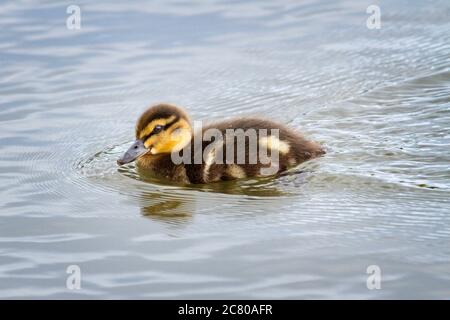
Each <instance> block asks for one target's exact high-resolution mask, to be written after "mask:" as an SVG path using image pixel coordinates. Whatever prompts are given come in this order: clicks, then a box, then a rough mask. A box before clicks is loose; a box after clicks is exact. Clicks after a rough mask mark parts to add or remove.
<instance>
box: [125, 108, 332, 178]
mask: <svg viewBox="0 0 450 320" xmlns="http://www.w3.org/2000/svg"><path fill="white" fill-rule="evenodd" d="M194 129H196V123H194V128H193V126H192V122H191V120H190V118H189V116H188V115H187V113H186V111H184V110H183V109H182V108H180V107H177V106H175V105H170V104H157V105H154V106H151V107H149V108H148V109H147V110H146V111H145V112H144V113H143V114H142V115H141V116H140V117H139V119H138V121H137V123H136V128H135V133H136V141H135V142H134V143H133V144H132V145H131V147H130V148H129V149H128V150H127V151H126V152H125V154H124V155H123V156H122V157H121V158H120V159H119V160H117V164H118V165H124V164H126V163H130V162H133V161H136V164H137V166H136V167H137V169H138V172H140V173H144V174H149V175H151V176H156V177H161V178H165V179H169V180H171V181H174V182H179V183H183V184H199V183H210V182H216V181H226V180H234V179H243V178H250V177H260V176H270V175H276V174H279V173H281V172H283V171H286V170H287V169H289V168H291V167H293V166H296V165H298V164H300V163H302V162H304V161H307V160H310V159H313V158H315V157H318V156H320V155H323V154H324V153H325V151H324V150H323V148H322V147H321V146H320V145H319V144H318V143H316V142H313V141H309V140H306V139H305V138H304V137H302V136H301V135H300V134H299V133H297V132H296V131H295V130H293V129H291V128H288V127H286V126H284V125H282V124H279V123H277V122H273V121H271V120H265V119H260V118H235V119H230V120H226V121H221V122H217V123H211V124H209V125H207V126H205V127H202V128H200V129H198V130H194Z"/></svg>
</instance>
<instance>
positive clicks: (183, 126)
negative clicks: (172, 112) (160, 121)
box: [144, 119, 192, 154]
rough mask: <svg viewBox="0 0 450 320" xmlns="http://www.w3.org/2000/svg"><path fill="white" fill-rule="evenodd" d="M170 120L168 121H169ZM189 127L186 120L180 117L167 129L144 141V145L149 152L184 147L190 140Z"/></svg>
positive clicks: (156, 152) (170, 150) (169, 151)
mask: <svg viewBox="0 0 450 320" xmlns="http://www.w3.org/2000/svg"><path fill="white" fill-rule="evenodd" d="M169 122H170V121H169ZM191 136H192V133H191V127H190V125H189V123H188V122H186V121H185V120H183V119H181V120H179V121H177V122H175V123H174V124H173V125H171V126H170V127H169V128H167V130H164V131H161V132H160V133H158V134H155V135H153V136H151V137H150V138H148V139H147V140H145V141H144V146H145V147H146V148H147V149H150V148H151V150H150V153H152V154H158V153H171V152H174V151H179V150H181V149H182V148H184V147H185V146H186V145H187V144H188V143H189V142H190V141H191Z"/></svg>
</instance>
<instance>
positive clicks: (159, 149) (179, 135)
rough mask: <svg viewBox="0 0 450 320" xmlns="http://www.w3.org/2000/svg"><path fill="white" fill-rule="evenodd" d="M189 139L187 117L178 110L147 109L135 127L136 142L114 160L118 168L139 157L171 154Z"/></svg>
mask: <svg viewBox="0 0 450 320" xmlns="http://www.w3.org/2000/svg"><path fill="white" fill-rule="evenodd" d="M191 137H192V127H191V124H190V120H189V117H188V116H187V114H186V113H185V112H184V111H183V110H182V109H181V108H179V107H176V106H174V105H169V104H158V105H154V106H151V107H150V108H148V109H147V110H146V111H145V112H144V113H143V114H142V115H141V116H140V117H139V119H138V121H137V123H136V141H135V142H134V143H133V144H132V145H131V147H130V148H129V149H128V150H127V152H125V154H124V155H123V156H122V157H121V158H120V159H119V160H117V164H118V165H123V164H126V163H130V162H133V161H134V160H136V159H137V158H139V157H141V156H143V155H157V154H162V153H171V152H176V151H179V150H181V149H182V148H183V147H185V146H186V145H187V144H188V143H189V142H190V141H191Z"/></svg>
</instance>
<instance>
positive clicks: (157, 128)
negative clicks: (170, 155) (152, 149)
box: [152, 125, 163, 133]
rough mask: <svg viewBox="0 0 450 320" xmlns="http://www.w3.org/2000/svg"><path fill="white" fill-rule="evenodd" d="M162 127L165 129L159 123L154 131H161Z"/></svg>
mask: <svg viewBox="0 0 450 320" xmlns="http://www.w3.org/2000/svg"><path fill="white" fill-rule="evenodd" d="M162 129H163V126H161V125H157V126H155V128H153V131H152V133H160V132H161V131H162Z"/></svg>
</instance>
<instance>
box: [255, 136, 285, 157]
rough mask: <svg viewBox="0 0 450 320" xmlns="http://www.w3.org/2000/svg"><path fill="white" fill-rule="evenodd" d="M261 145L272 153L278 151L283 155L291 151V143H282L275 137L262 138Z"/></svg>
mask: <svg viewBox="0 0 450 320" xmlns="http://www.w3.org/2000/svg"><path fill="white" fill-rule="evenodd" d="M259 145H260V146H262V147H265V148H267V149H270V150H272V151H278V152H280V153H281V154H286V153H288V152H289V149H290V146H289V143H287V142H285V141H282V140H280V139H278V138H277V137H275V136H268V137H262V138H261V139H259Z"/></svg>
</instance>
